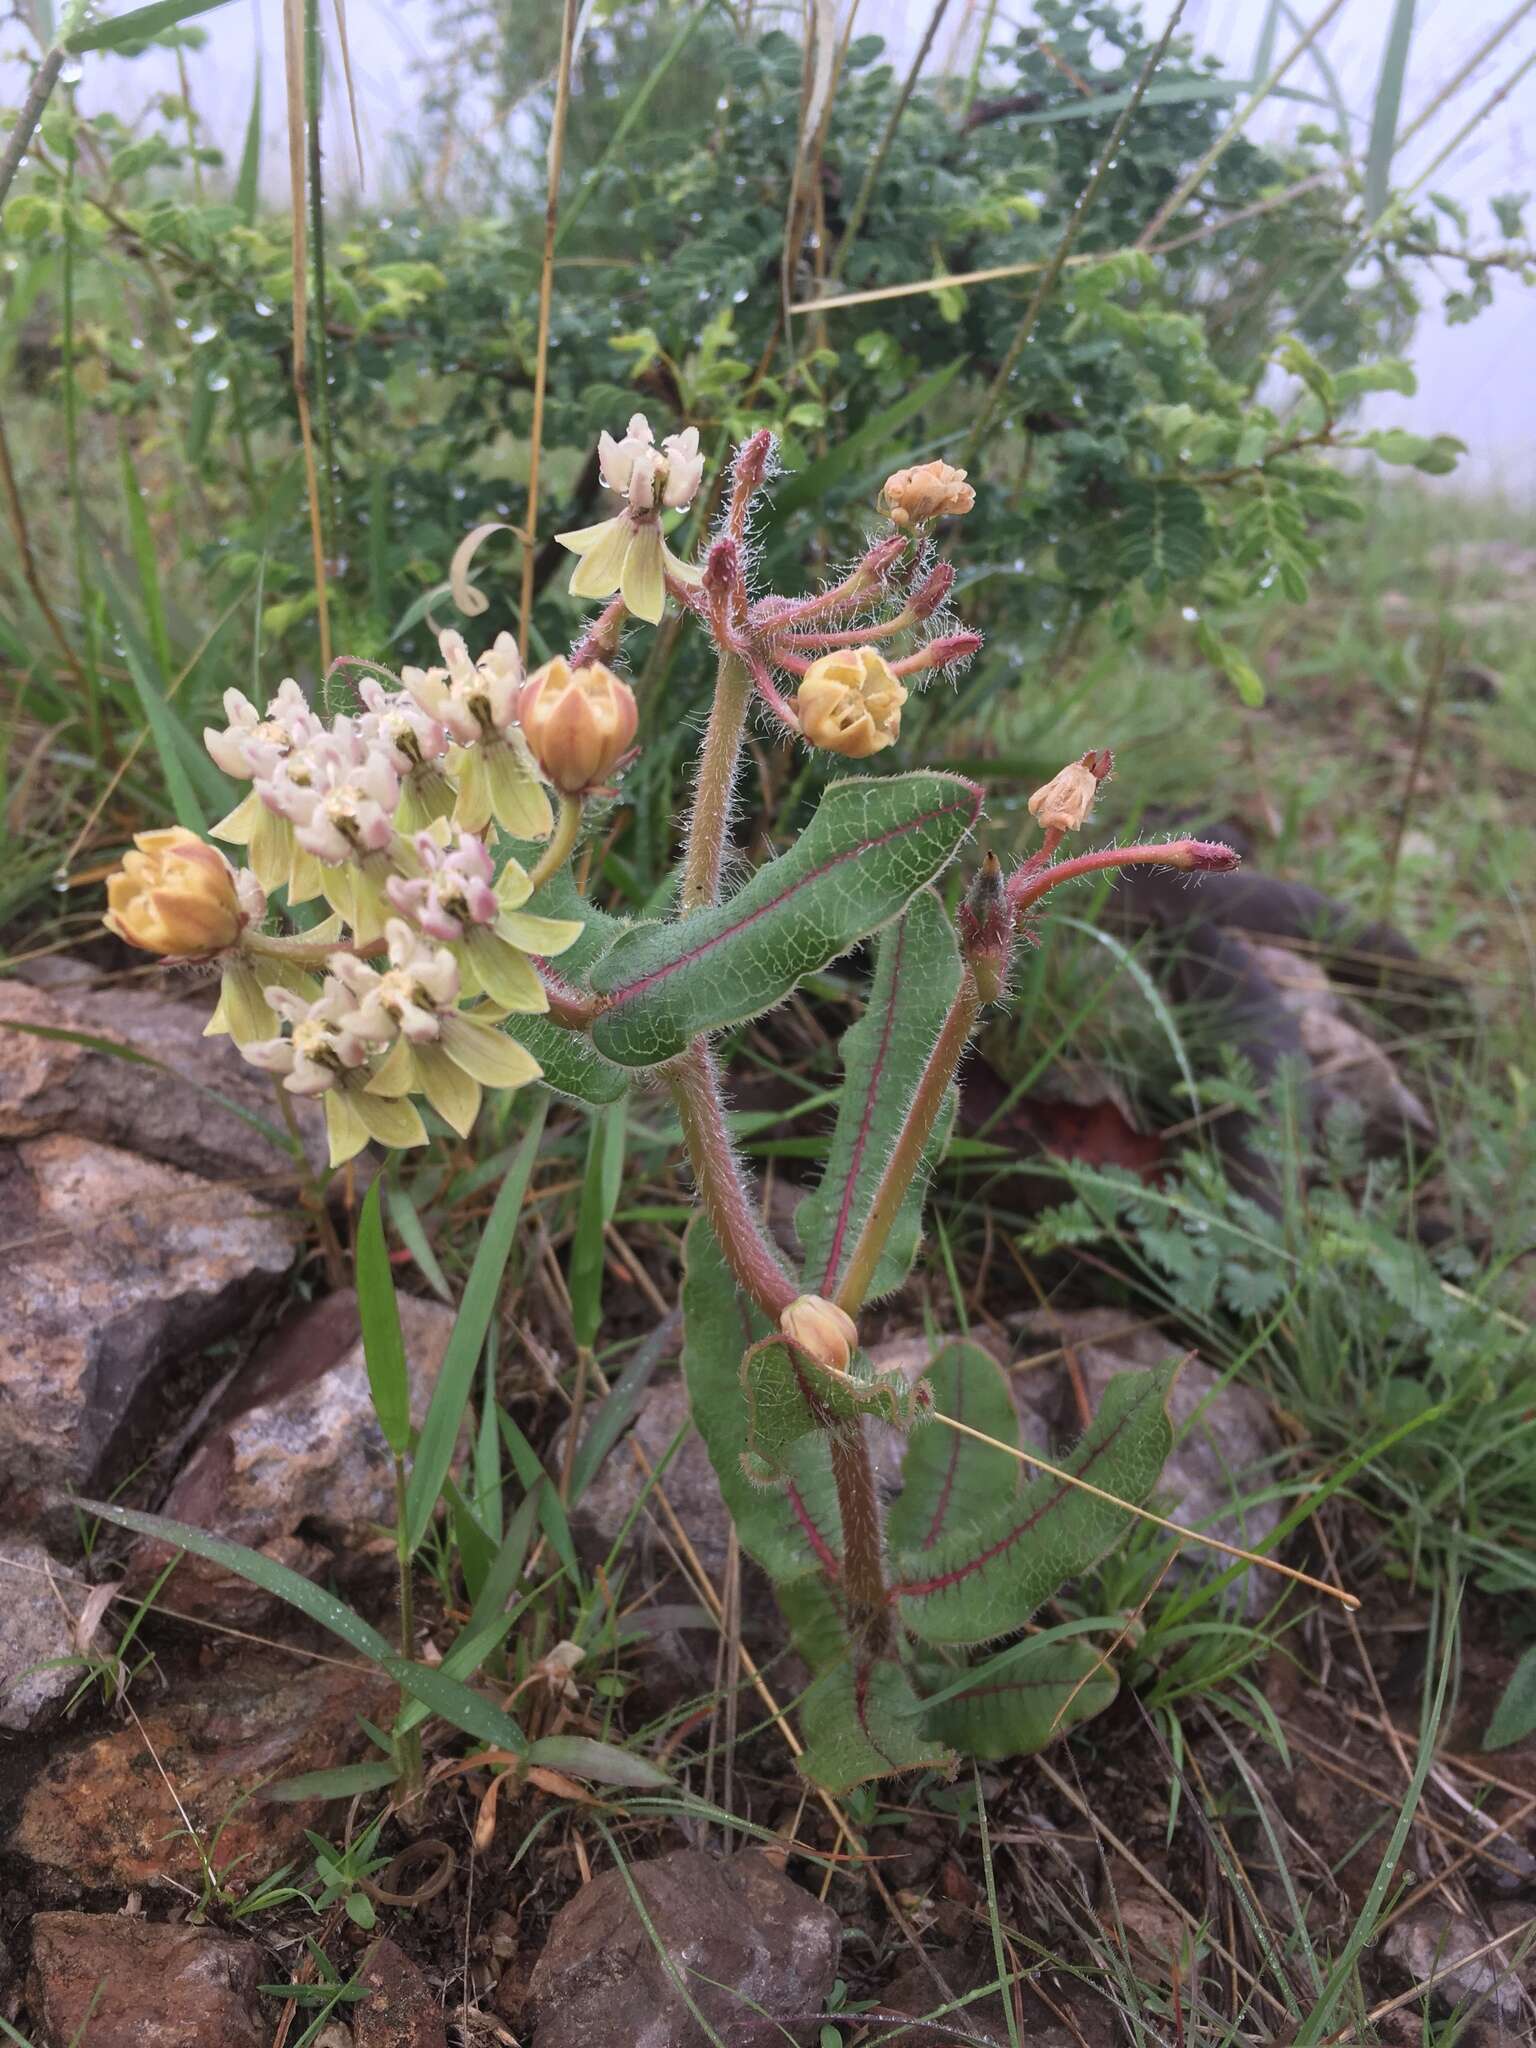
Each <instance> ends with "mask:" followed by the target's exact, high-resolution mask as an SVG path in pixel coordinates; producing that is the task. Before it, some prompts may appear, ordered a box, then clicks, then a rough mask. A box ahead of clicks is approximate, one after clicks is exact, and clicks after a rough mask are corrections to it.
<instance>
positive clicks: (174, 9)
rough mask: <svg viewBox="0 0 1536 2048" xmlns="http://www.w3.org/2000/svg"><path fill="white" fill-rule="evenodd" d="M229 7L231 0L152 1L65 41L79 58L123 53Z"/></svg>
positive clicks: (98, 23)
mask: <svg viewBox="0 0 1536 2048" xmlns="http://www.w3.org/2000/svg"><path fill="white" fill-rule="evenodd" d="M228 4H229V0H151V4H150V5H149V6H148V7H132V8H130V9H129V11H128V12H127V13H126V14H119V15H115V16H114V17H113V19H112V20H111V21H97V22H93V23H92V24H91V25H90V27H89V28H81V29H76V30H75V32H74V34H73V35H69V36H66V37H65V38H64V47H65V49H67V50H70V51H73V53H74V54H75V55H76V56H81V55H83V54H84V53H85V51H87V50H121V49H122V48H124V46H125V45H127V44H129V43H145V42H148V41H149V40H150V38H151V37H152V36H158V35H160V34H162V33H163V32H164V31H165V30H166V29H168V28H174V27H175V26H176V24H177V22H179V21H188V20H190V19H191V18H192V17H193V16H194V15H198V14H212V12H213V11H214V9H215V8H216V7H227V6H228Z"/></svg>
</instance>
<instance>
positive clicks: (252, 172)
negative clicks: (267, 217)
mask: <svg viewBox="0 0 1536 2048" xmlns="http://www.w3.org/2000/svg"><path fill="white" fill-rule="evenodd" d="M260 179H261V57H260V53H259V52H258V53H257V60H256V76H255V78H254V79H253V80H252V83H251V111H250V113H249V115H248V116H247V118H246V123H245V147H244V148H243V149H242V150H241V152H240V174H239V176H238V177H237V178H236V179H235V211H236V212H237V213H238V214H239V216H240V218H241V220H243V221H244V222H245V225H246V226H247V227H248V228H251V227H254V226H255V225H256V203H257V199H258V197H259V193H260Z"/></svg>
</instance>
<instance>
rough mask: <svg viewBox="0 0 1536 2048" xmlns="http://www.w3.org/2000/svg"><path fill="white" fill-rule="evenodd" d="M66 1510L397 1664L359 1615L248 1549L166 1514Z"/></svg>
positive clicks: (94, 1506)
mask: <svg viewBox="0 0 1536 2048" xmlns="http://www.w3.org/2000/svg"><path fill="white" fill-rule="evenodd" d="M70 1505H71V1506H72V1507H76V1508H78V1509H79V1510H80V1512H81V1513H82V1514H85V1515H93V1516H95V1517H96V1519H97V1520H98V1521H102V1522H111V1523H113V1524H114V1526H115V1527H117V1528H119V1529H131V1530H132V1531H133V1532H134V1534H135V1535H136V1536H149V1537H153V1538H154V1539H155V1540H156V1541H158V1542H161V1543H169V1544H171V1545H172V1546H173V1547H174V1548H175V1549H177V1550H190V1551H191V1552H192V1554H193V1556H194V1557H205V1558H207V1560H208V1562H209V1563H210V1564H216V1565H219V1566H221V1567H222V1568H223V1570H225V1571H227V1572H233V1573H234V1574H235V1576H236V1577H237V1578H241V1579H245V1580H248V1581H249V1583H250V1584H251V1585H253V1586H260V1587H261V1589H262V1591H263V1592H264V1593H272V1594H274V1595H275V1596H276V1597H277V1598H278V1599H279V1600H285V1601H286V1602H287V1603H288V1605H289V1606H290V1607H296V1608H297V1609H298V1610H299V1612H300V1613H301V1614H307V1615H308V1616H309V1618H310V1620H311V1621H318V1622H319V1624H320V1626H321V1627H322V1628H328V1629H329V1630H330V1631H331V1634H332V1635H336V1636H340V1637H341V1639H342V1641H343V1642H344V1643H348V1644H350V1645H351V1647H352V1648H353V1649H354V1650H359V1651H361V1652H362V1654H363V1656H365V1657H366V1658H368V1660H369V1661H370V1663H374V1664H379V1665H383V1664H385V1663H387V1662H389V1661H395V1662H398V1661H399V1660H398V1659H396V1658H394V1653H393V1652H392V1651H391V1649H390V1647H389V1644H388V1643H387V1642H386V1641H385V1640H384V1638H383V1636H381V1635H380V1634H379V1632H378V1630H377V1629H376V1628H372V1627H370V1626H369V1624H368V1623H367V1622H366V1621H364V1620H363V1617H362V1616H361V1615H360V1614H354V1613H353V1611H352V1609H351V1608H350V1607H349V1606H348V1605H347V1604H346V1602H345V1601H344V1600H338V1599H337V1598H336V1595H335V1594H334V1593H327V1592H326V1591H325V1590H324V1588H323V1587H321V1586H317V1585H316V1584H315V1583H314V1581H313V1580H312V1579H306V1578H303V1577H301V1576H300V1574H299V1573H298V1572H295V1571H290V1570H289V1568H288V1566H287V1565H285V1564H278V1563H277V1562H276V1561H275V1559H273V1558H270V1557H266V1556H264V1555H263V1554H262V1552H261V1551H259V1550H249V1549H247V1547H246V1546H245V1544H243V1543H230V1542H229V1541H227V1540H226V1538H224V1537H223V1536H211V1535H210V1534H209V1533H208V1531H207V1530H206V1529H198V1528H195V1527H194V1526H193V1525H192V1524H191V1523H190V1522H173V1521H171V1520H169V1519H168V1518H167V1517H166V1516H165V1515H147V1514H144V1513H142V1512H141V1511H140V1510H139V1509H138V1508H120V1507H115V1506H113V1505H112V1504H111V1503H110V1502H107V1501H95V1500H72V1501H71V1502H70Z"/></svg>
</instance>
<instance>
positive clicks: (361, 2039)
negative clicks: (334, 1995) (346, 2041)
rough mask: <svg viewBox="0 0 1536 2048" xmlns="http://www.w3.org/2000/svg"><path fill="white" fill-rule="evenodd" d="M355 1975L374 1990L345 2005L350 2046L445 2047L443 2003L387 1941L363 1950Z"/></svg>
mask: <svg viewBox="0 0 1536 2048" xmlns="http://www.w3.org/2000/svg"><path fill="white" fill-rule="evenodd" d="M359 1981H360V1982H361V1983H364V1984H366V1985H367V1986H368V1988H369V1990H370V1991H371V1992H372V1994H373V1995H372V1997H370V1998H366V1999H364V2000H363V2001H362V2002H361V2003H360V2004H358V2005H354V2006H352V2007H351V2008H350V2011H351V2014H352V2039H353V2042H354V2043H355V2048H448V2030H447V2028H446V2026H445V2025H444V2024H443V2012H442V2007H441V2006H440V2005H439V2004H438V2002H437V2000H436V1999H435V1998H434V1997H433V1995H432V1992H431V1989H430V1987H429V1986H428V1983H427V1980H426V1978H425V1977H423V1976H422V1974H421V1972H420V1970H418V1969H417V1967H416V1965H415V1964H414V1963H413V1962H412V1961H411V1959H410V1957H409V1956H407V1955H405V1954H403V1953H402V1951H401V1950H400V1949H398V1948H396V1946H395V1944H394V1943H393V1942H392V1941H389V1940H387V1939H386V1940H384V1941H380V1942H376V1943H375V1944H374V1946H373V1947H372V1948H371V1949H370V1950H369V1951H368V1954H367V1957H366V1958H365V1960H364V1963H363V1967H362V1969H361V1971H360V1972H359Z"/></svg>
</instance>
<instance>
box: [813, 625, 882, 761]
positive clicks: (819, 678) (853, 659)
mask: <svg viewBox="0 0 1536 2048" xmlns="http://www.w3.org/2000/svg"><path fill="white" fill-rule="evenodd" d="M906 701H907V693H906V690H905V689H904V688H903V686H902V684H901V683H900V682H899V681H898V679H897V677H896V675H895V672H894V671H893V670H892V668H891V665H890V663H889V662H888V661H887V660H886V658H885V656H884V655H883V654H882V653H881V652H880V650H879V649H878V648H876V647H847V648H839V649H838V651H837V652H836V653H835V654H824V655H822V656H821V658H820V660H818V661H813V662H812V663H811V665H810V667H809V668H808V669H807V670H806V672H805V675H804V677H803V678H802V680H801V683H800V688H799V691H798V692H797V694H796V697H795V710H796V713H797V714H798V716H799V719H800V730H801V731H802V732H803V733H804V735H805V737H806V738H807V739H808V740H809V741H810V743H811V745H812V746H813V747H825V748H826V749H827V751H828V752H829V753H833V754H846V755H847V756H848V757H849V758H850V759H851V760H855V761H862V760H865V759H867V758H868V756H869V755H871V754H878V753H879V752H880V751H881V749H882V748H884V747H888V746H891V745H892V744H893V743H894V742H895V740H896V738H897V736H898V734H899V733H900V731H901V707H902V705H903V704H905V703H906Z"/></svg>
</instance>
